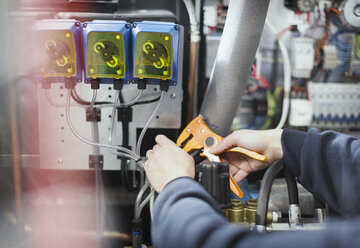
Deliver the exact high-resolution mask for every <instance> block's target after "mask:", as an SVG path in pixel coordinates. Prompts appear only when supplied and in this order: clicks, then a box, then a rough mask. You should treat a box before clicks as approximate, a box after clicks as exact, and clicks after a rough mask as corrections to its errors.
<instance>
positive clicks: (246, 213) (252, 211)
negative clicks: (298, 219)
mask: <svg viewBox="0 0 360 248" xmlns="http://www.w3.org/2000/svg"><path fill="white" fill-rule="evenodd" d="M231 203H232V207H231V208H229V209H227V211H226V212H225V216H226V218H227V220H228V221H230V222H234V223H244V224H254V223H255V221H256V208H257V200H256V199H249V200H247V201H246V204H245V206H244V204H243V203H242V201H241V200H237V199H232V200H231ZM274 214H275V215H276V216H275V217H276V218H275V222H277V221H278V219H279V218H281V213H278V212H274V213H273V212H272V211H271V210H268V212H267V216H266V219H267V220H266V223H267V224H268V225H269V224H271V223H273V221H274Z"/></svg>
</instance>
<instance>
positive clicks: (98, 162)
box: [89, 154, 104, 169]
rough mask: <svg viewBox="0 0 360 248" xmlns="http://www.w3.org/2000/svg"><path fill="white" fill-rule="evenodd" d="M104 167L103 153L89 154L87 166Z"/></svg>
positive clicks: (93, 167)
mask: <svg viewBox="0 0 360 248" xmlns="http://www.w3.org/2000/svg"><path fill="white" fill-rule="evenodd" d="M103 167H104V156H103V155H93V154H90V155H89V168H90V169H96V168H101V169H102V168H103Z"/></svg>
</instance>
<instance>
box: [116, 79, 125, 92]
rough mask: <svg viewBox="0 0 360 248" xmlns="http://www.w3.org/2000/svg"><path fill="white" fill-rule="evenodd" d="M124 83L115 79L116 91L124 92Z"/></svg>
mask: <svg viewBox="0 0 360 248" xmlns="http://www.w3.org/2000/svg"><path fill="white" fill-rule="evenodd" d="M122 88H123V82H122V81H121V79H114V90H122Z"/></svg>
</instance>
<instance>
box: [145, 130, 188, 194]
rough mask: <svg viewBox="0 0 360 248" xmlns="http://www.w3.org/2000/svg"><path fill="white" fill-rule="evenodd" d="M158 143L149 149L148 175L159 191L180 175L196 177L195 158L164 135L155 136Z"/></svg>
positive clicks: (146, 165) (146, 163) (146, 164)
mask: <svg viewBox="0 0 360 248" xmlns="http://www.w3.org/2000/svg"><path fill="white" fill-rule="evenodd" d="M155 141H156V143H157V144H156V145H155V146H154V147H153V149H152V150H149V151H147V153H146V155H147V158H148V160H147V161H146V162H145V168H146V176H147V177H148V179H149V181H150V183H151V185H152V186H153V188H154V189H155V190H156V191H157V192H159V193H160V192H161V191H162V190H163V188H164V187H165V186H166V184H168V183H169V182H170V181H172V180H174V179H175V178H178V177H184V176H185V177H191V178H194V177H195V163H194V159H193V158H192V157H191V156H190V155H189V154H188V153H187V152H185V151H184V150H182V149H181V148H179V147H178V146H177V145H176V144H175V143H174V142H172V141H171V140H169V139H168V138H166V137H165V136H164V135H158V136H156V138H155Z"/></svg>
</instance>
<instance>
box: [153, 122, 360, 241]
mask: <svg viewBox="0 0 360 248" xmlns="http://www.w3.org/2000/svg"><path fill="white" fill-rule="evenodd" d="M282 147H283V151H284V156H283V160H284V163H285V164H286V165H287V166H288V168H289V169H290V170H291V172H292V173H293V174H294V175H295V176H297V177H298V181H299V182H300V183H301V184H302V185H303V186H304V187H305V188H307V189H308V190H309V191H310V192H312V193H314V195H315V196H316V197H318V198H319V199H321V200H323V201H324V202H326V203H327V204H329V206H330V207H331V208H332V209H334V210H335V211H337V212H338V213H339V214H340V215H342V216H343V217H345V218H347V220H345V221H342V222H340V223H331V224H328V225H327V229H325V230H321V231H311V232H309V231H299V232H285V233H280V234H279V233H275V234H263V233H257V232H255V231H249V230H247V229H245V228H242V227H240V226H238V225H236V224H230V223H228V222H227V221H226V220H225V218H224V217H223V216H222V214H221V213H222V211H221V209H220V207H219V205H218V204H217V202H216V201H215V200H214V199H213V197H212V196H210V195H209V194H208V193H207V192H206V191H205V190H204V189H203V188H202V187H201V186H200V185H199V184H198V183H197V182H195V181H194V180H192V179H190V178H185V177H183V178H178V179H175V180H173V181H172V182H170V183H169V184H167V185H166V187H165V188H164V190H163V192H162V193H161V194H160V195H159V197H158V198H157V200H156V202H155V206H154V217H153V223H152V238H153V243H154V246H155V247H156V248H162V247H166V248H170V247H171V248H177V247H179V248H180V247H181V248H190V247H216V248H220V247H241V248H245V247H249V248H254V247H261V248H267V247H274V248H275V247H276V248H280V247H299V248H304V247H324V248H325V247H326V248H329V247H334V248H335V247H336V248H338V247H343V248H349V247H360V141H359V140H356V139H355V138H353V137H350V136H347V135H344V134H340V133H337V132H332V131H327V132H323V133H320V132H319V131H317V130H316V129H311V130H310V131H309V132H307V133H303V132H297V131H291V130H287V129H285V130H284V132H283V135H282ZM349 217H351V218H349Z"/></svg>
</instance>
